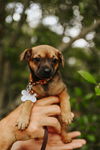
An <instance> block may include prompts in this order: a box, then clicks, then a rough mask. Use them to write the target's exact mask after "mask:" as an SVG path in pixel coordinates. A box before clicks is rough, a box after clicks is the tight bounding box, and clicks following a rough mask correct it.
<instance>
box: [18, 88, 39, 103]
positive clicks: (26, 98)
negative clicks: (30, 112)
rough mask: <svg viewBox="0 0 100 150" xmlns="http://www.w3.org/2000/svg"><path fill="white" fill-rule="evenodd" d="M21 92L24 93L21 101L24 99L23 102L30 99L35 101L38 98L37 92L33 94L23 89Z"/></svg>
mask: <svg viewBox="0 0 100 150" xmlns="http://www.w3.org/2000/svg"><path fill="white" fill-rule="evenodd" d="M21 94H22V97H21V101H23V102H25V101H27V100H30V101H32V102H33V103H35V102H36V100H37V98H36V95H37V94H36V93H34V94H32V95H31V94H30V93H29V92H28V91H27V90H22V92H21Z"/></svg>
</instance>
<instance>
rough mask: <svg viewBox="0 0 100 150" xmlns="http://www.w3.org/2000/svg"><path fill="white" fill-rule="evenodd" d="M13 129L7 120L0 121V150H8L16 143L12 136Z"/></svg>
mask: <svg viewBox="0 0 100 150" xmlns="http://www.w3.org/2000/svg"><path fill="white" fill-rule="evenodd" d="M13 130H14V127H13V125H12V124H11V120H9V118H7V117H6V118H5V119H3V120H1V121H0V150H1V149H2V150H9V149H10V147H11V145H12V144H13V143H14V142H15V141H16V140H15V136H14V134H13Z"/></svg>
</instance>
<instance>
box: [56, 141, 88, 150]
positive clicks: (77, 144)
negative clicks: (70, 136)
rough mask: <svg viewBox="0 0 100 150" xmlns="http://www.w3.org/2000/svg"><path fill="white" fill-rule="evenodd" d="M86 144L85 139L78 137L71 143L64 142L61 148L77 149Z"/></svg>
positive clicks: (64, 149)
mask: <svg viewBox="0 0 100 150" xmlns="http://www.w3.org/2000/svg"><path fill="white" fill-rule="evenodd" d="M84 144H86V141H85V140H83V139H76V140H73V141H72V142H71V143H69V144H64V145H63V146H61V147H59V150H61V149H63V150H71V149H76V148H80V147H82V146H83V145H84Z"/></svg>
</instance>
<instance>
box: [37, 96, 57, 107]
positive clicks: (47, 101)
mask: <svg viewBox="0 0 100 150" xmlns="http://www.w3.org/2000/svg"><path fill="white" fill-rule="evenodd" d="M54 103H59V99H58V97H54V96H50V97H46V98H42V99H40V100H38V101H37V102H36V105H40V106H45V105H52V104H54Z"/></svg>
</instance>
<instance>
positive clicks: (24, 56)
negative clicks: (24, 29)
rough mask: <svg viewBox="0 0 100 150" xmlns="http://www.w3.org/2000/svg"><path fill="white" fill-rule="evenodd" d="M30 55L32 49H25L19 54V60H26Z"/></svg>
mask: <svg viewBox="0 0 100 150" xmlns="http://www.w3.org/2000/svg"><path fill="white" fill-rule="evenodd" d="M31 56H32V49H31V48H30V49H25V50H24V51H23V52H22V53H21V55H20V61H23V60H26V61H29V60H30V59H31Z"/></svg>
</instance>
